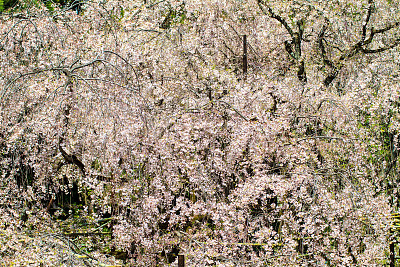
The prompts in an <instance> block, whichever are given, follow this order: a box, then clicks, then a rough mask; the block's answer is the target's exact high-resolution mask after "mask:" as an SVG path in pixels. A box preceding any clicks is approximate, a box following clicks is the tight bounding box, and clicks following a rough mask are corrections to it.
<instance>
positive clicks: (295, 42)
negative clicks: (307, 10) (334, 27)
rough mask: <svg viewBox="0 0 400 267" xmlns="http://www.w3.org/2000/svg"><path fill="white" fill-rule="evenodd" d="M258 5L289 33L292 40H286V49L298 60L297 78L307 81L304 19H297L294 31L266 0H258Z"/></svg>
mask: <svg viewBox="0 0 400 267" xmlns="http://www.w3.org/2000/svg"><path fill="white" fill-rule="evenodd" d="M257 3H258V6H259V7H260V9H261V11H262V12H263V13H264V15H267V16H269V17H271V18H273V19H275V20H277V21H279V23H281V24H282V25H283V27H285V29H286V30H287V32H288V33H289V35H290V37H291V40H290V41H289V40H286V41H285V42H284V46H285V50H286V52H287V53H288V54H289V56H290V57H292V58H293V59H295V60H296V61H297V64H296V65H297V78H298V79H299V81H301V82H302V83H305V82H307V75H306V69H305V64H304V61H303V60H302V59H301V41H302V40H303V35H304V24H305V21H304V19H301V20H299V21H297V30H296V31H294V30H293V29H292V28H291V27H290V26H289V24H288V23H287V22H286V20H285V19H284V18H283V17H281V16H279V15H278V14H276V13H275V12H274V11H273V10H272V8H271V7H270V6H269V5H268V4H267V3H266V1H264V0H257Z"/></svg>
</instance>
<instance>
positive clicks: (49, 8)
mask: <svg viewBox="0 0 400 267" xmlns="http://www.w3.org/2000/svg"><path fill="white" fill-rule="evenodd" d="M44 4H45V6H46V7H47V9H48V10H49V11H50V12H53V11H54V7H53V6H52V3H51V1H49V0H48V1H46V2H45V3H44Z"/></svg>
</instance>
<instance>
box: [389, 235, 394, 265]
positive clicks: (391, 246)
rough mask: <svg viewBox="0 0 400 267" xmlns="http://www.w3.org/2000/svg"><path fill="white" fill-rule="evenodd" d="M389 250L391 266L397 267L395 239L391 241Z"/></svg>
mask: <svg viewBox="0 0 400 267" xmlns="http://www.w3.org/2000/svg"><path fill="white" fill-rule="evenodd" d="M389 250H390V256H389V257H390V265H389V266H390V267H395V257H394V256H395V255H394V241H392V242H390V245H389Z"/></svg>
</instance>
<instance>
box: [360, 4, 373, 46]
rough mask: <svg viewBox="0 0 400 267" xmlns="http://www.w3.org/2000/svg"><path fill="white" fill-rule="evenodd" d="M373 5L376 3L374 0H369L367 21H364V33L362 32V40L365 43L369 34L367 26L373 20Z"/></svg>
mask: <svg viewBox="0 0 400 267" xmlns="http://www.w3.org/2000/svg"><path fill="white" fill-rule="evenodd" d="M373 5H374V2H373V0H368V10H367V17H366V18H365V21H364V23H363V26H362V34H361V42H363V43H364V41H365V38H366V36H367V26H368V23H369V21H370V20H371V14H372V9H373Z"/></svg>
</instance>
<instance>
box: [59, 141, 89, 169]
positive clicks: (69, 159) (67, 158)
mask: <svg viewBox="0 0 400 267" xmlns="http://www.w3.org/2000/svg"><path fill="white" fill-rule="evenodd" d="M61 140H62V138H60V141H59V143H58V149H59V150H60V152H61V155H62V156H63V157H64V160H65V161H66V163H67V164H74V165H76V166H77V167H78V168H79V169H80V170H81V172H82V174H83V175H84V176H85V175H86V173H85V165H83V163H82V162H81V161H80V160H79V159H78V158H77V157H76V156H75V155H69V154H68V153H67V152H66V151H65V150H64V149H63V147H62V146H61Z"/></svg>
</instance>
